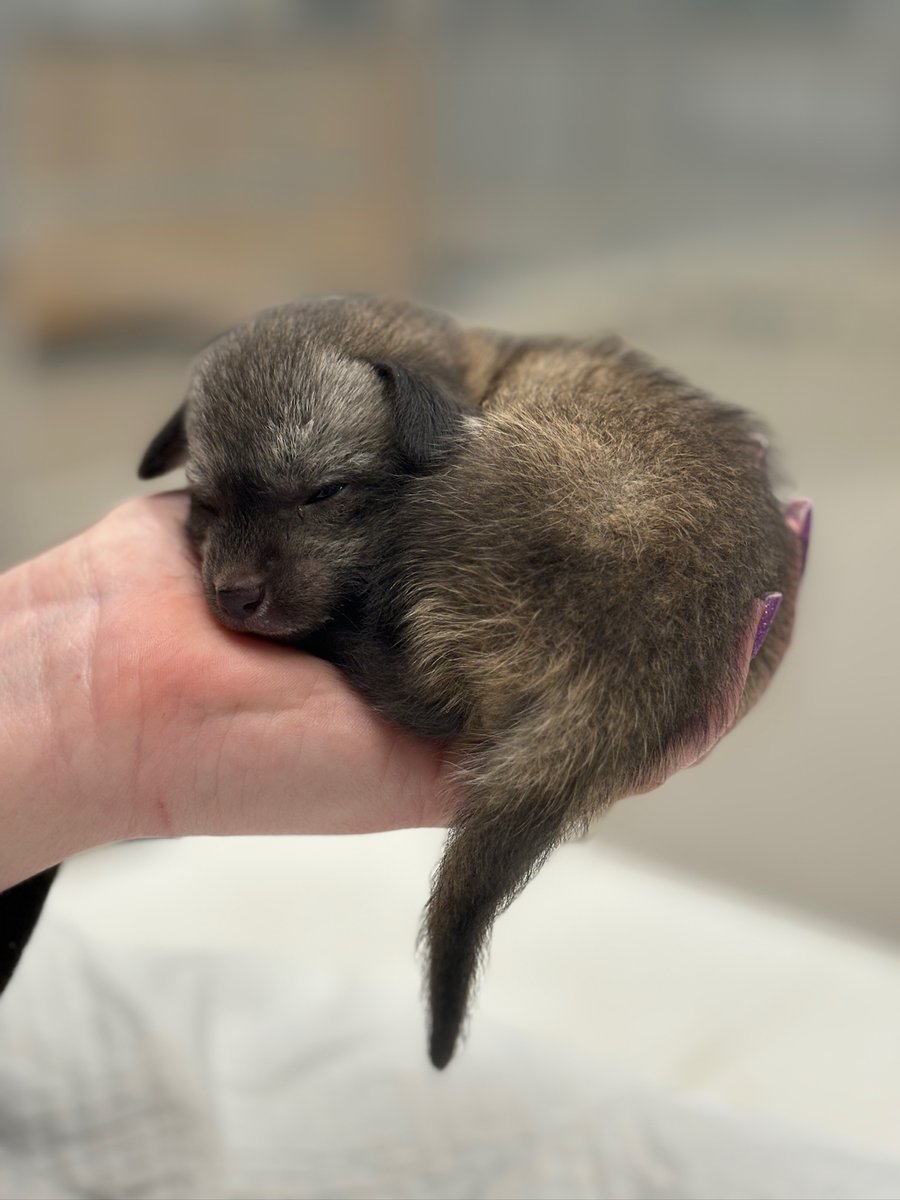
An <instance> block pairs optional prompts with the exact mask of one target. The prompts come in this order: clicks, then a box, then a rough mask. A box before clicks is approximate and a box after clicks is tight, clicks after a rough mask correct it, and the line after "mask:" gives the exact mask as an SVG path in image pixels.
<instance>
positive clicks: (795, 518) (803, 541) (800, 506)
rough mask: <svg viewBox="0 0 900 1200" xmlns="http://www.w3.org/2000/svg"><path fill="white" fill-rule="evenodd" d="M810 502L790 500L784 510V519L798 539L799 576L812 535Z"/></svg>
mask: <svg viewBox="0 0 900 1200" xmlns="http://www.w3.org/2000/svg"><path fill="white" fill-rule="evenodd" d="M812 518H813V502H812V500H806V499H802V500H791V501H790V503H789V504H788V505H787V506H786V508H785V510H784V519H785V520H786V521H787V523H788V525H790V527H791V529H793V531H794V533H796V535H797V537H798V538H799V539H800V574H801V575H802V574H803V569H804V567H805V566H806V556H807V554H808V553H809V535H810V534H811V533H812Z"/></svg>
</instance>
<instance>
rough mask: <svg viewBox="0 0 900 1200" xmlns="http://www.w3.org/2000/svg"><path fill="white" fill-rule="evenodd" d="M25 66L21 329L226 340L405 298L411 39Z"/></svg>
mask: <svg viewBox="0 0 900 1200" xmlns="http://www.w3.org/2000/svg"><path fill="white" fill-rule="evenodd" d="M15 75H16V77H15V97H16V101H15V104H14V107H13V135H14V144H13V160H14V170H13V189H12V209H13V218H14V222H15V226H16V237H15V239H14V248H15V249H14V258H15V260H14V262H13V263H12V264H11V266H12V271H11V287H10V299H11V302H12V308H13V315H14V317H15V318H16V319H17V321H18V323H19V325H20V327H21V328H22V330H23V332H25V333H30V334H32V335H34V336H36V337H38V338H40V339H49V340H53V339H54V338H59V337H63V338H67V339H69V338H73V337H75V338H77V337H78V336H79V335H81V334H93V333H97V332H98V331H99V332H104V331H108V330H115V329H117V328H119V327H123V326H124V327H130V326H134V325H135V324H137V325H139V324H140V323H141V322H150V321H160V320H163V321H174V322H178V321H185V322H191V323H193V324H198V325H200V326H203V327H207V326H208V327H209V328H210V329H212V330H214V329H217V328H220V327H222V326H224V325H227V324H228V323H230V322H231V321H233V320H234V319H236V318H238V317H240V316H242V315H244V314H246V313H247V312H250V311H252V310H254V309H256V308H259V307H262V306H264V305H267V304H272V303H275V302H278V301H281V300H284V299H287V298H290V297H292V296H296V295H300V294H303V293H307V292H316V291H322V290H325V291H331V290H335V291H336V290H345V289H353V290H368V289H372V290H387V291H403V290H406V289H408V288H409V286H410V284H411V282H412V279H413V276H414V273H415V270H416V266H417V263H418V259H419V255H420V253H421V228H422V223H421V194H422V186H423V181H422V164H421V140H422V139H421V136H420V118H421V113H422V96H421V88H420V79H421V73H420V70H419V66H418V63H417V62H416V61H414V59H412V58H411V56H410V50H409V48H408V44H406V43H405V42H403V41H400V40H394V39H392V38H390V37H385V38H383V39H379V40H376V41H372V40H367V41H366V42H365V43H361V42H360V43H353V42H351V43H350V44H343V43H342V42H340V41H339V40H325V41H322V42H321V43H318V42H313V43H311V42H309V41H308V40H307V41H303V42H302V43H301V42H297V41H294V40H293V39H292V40H290V41H289V42H288V44H287V45H283V46H277V45H276V46H273V45H271V44H265V45H257V44H251V45H249V46H247V47H241V46H237V45H234V44H226V45H221V46H216V45H205V44H204V45H198V46H187V47H175V48H173V47H170V46H167V45H157V46H152V45H151V46H147V45H134V46H132V45H105V44H90V45H84V44H77V43H76V44H53V45H43V46H41V45H32V46H30V47H29V48H28V49H27V50H26V51H25V52H24V53H23V54H22V56H21V58H20V60H19V62H18V64H17V69H16V73H15Z"/></svg>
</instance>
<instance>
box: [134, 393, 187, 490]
mask: <svg viewBox="0 0 900 1200" xmlns="http://www.w3.org/2000/svg"><path fill="white" fill-rule="evenodd" d="M184 412H185V406H184V405H183V404H182V406H181V407H180V408H179V409H178V410H177V411H176V412H175V413H173V414H172V416H171V417H169V419H168V421H166V423H165V425H163V427H162V429H161V430H160V431H159V433H158V434H157V435H156V437H155V438H154V439H153V441H152V442H151V443H150V445H149V446H148V447H147V449H146V450H145V451H144V457H143V458H142V459H141V462H140V465H139V467H138V471H137V473H138V479H156V478H157V476H159V475H165V474H166V472H167V471H171V470H173V469H174V468H175V467H177V466H178V465H179V464H180V463H183V462H184V460H185V455H186V450H187V446H186V444H185V437H184Z"/></svg>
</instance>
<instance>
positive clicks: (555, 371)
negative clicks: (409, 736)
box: [141, 297, 798, 1067]
mask: <svg viewBox="0 0 900 1200" xmlns="http://www.w3.org/2000/svg"><path fill="white" fill-rule="evenodd" d="M760 436H761V431H760V429H759V427H758V425H757V424H756V423H755V422H754V421H753V420H752V419H751V418H750V417H749V416H747V415H746V414H745V413H743V412H742V411H740V410H738V409H735V408H732V407H729V406H726V405H723V404H720V403H718V402H716V401H713V400H711V399H710V398H709V397H707V396H706V395H704V394H703V393H702V392H699V391H698V390H697V389H694V388H692V387H690V386H689V385H688V384H686V383H685V382H684V381H682V380H680V379H678V378H676V377H674V376H672V375H670V374H668V373H666V372H664V371H662V370H660V369H659V368H657V367H656V366H654V365H653V364H652V363H650V362H649V361H648V360H646V359H645V358H643V357H642V356H640V355H638V354H636V353H635V352H634V351H631V350H629V349H627V348H626V347H624V346H623V345H622V344H621V343H620V342H619V341H618V340H617V339H615V338H607V339H603V340H599V341H594V342H590V341H575V340H567V339H561V338H534V339H515V338H512V337H508V336H506V335H503V334H498V333H492V332H490V331H484V330H470V331H464V330H461V329H459V328H458V327H457V326H455V325H454V324H453V323H452V322H450V321H448V320H447V319H446V318H444V317H441V316H439V315H437V314H434V313H430V312H428V311H426V310H423V309H419V308H415V307H413V306H411V305H404V304H399V303H396V302H389V301H382V300H377V299H367V298H360V297H351V298H340V297H335V298H329V299H327V300H324V301H313V302H309V303H307V304H299V305H292V306H288V307H286V308H283V309H276V310H273V311H272V312H269V313H264V314H262V315H261V316H260V317H257V318H256V319H254V320H253V321H251V322H249V323H247V324H246V325H244V326H241V327H239V328H238V329H236V330H234V331H232V332H231V333H230V334H227V335H226V336H225V337H224V338H222V339H220V341H218V342H217V343H215V344H214V345H213V346H212V347H211V348H210V349H209V350H208V351H207V352H206V353H205V354H204V355H203V357H202V358H201V360H200V362H199V364H198V366H197V368H196V370H195V373H194V376H193V378H192V382H191V386H190V389H189V393H188V397H187V399H186V401H185V404H184V406H183V407H182V409H181V410H179V413H177V414H176V415H175V417H173V419H172V420H171V421H170V422H169V423H168V424H167V425H166V426H165V427H164V429H163V430H162V431H161V432H160V434H159V435H158V436H157V438H156V439H155V440H154V442H153V443H152V444H151V446H150V448H149V449H148V451H147V454H146V455H145V458H144V461H143V463H142V467H141V473H142V475H143V476H144V477H145V478H149V477H152V476H155V475H158V474H161V473H162V472H163V471H165V470H168V469H169V468H171V467H173V466H175V465H176V464H177V463H179V462H182V461H185V460H186V463H187V474H188V480H189V485H190V491H191V515H190V519H189V524H188V531H189V535H190V537H191V539H192V541H193V543H194V545H195V546H196V547H197V549H198V550H199V552H200V556H201V561H202V568H201V571H202V578H203V585H204V591H205V594H206V598H207V601H208V603H209V605H210V607H211V609H212V610H213V612H214V613H215V614H216V615H217V616H218V617H219V618H220V619H221V620H222V621H223V622H224V623H225V624H227V625H229V626H230V627H231V628H233V629H237V630H243V631H246V632H249V633H256V634H260V635H263V636H268V637H273V638H278V639H280V640H285V641H290V642H294V643H297V644H298V645H307V646H309V645H315V647H316V648H317V650H318V651H319V652H324V653H327V654H328V655H329V656H330V657H331V658H333V660H334V661H335V662H337V663H338V665H340V666H341V667H342V668H343V669H344V670H345V671H346V672H347V674H348V675H349V677H350V678H351V679H352V680H353V682H354V683H355V684H356V685H357V686H358V687H359V688H360V689H361V690H362V691H363V692H364V693H365V694H366V696H367V697H368V698H369V699H370V700H371V701H372V703H373V704H374V705H375V706H376V707H378V708H379V709H380V710H381V711H382V712H383V713H384V714H386V715H387V716H388V717H390V718H392V719H394V720H396V721H398V722H399V723H401V724H403V725H405V726H406V727H408V728H410V729H412V730H414V731H416V732H418V733H421V734H425V735H439V736H447V735H454V736H455V737H456V739H457V741H456V743H455V744H456V755H457V766H458V771H459V778H460V780H461V781H462V784H463V787H464V792H465V798H464V801H463V804H462V807H461V809H460V810H459V812H458V813H457V815H456V818H455V820H454V824H453V827H452V829H451V832H450V835H449V838H448V842H447V847H446V850H445V854H444V858H443V860H442V863H441V866H440V868H439V871H438V873H437V876H436V879H435V884H434V887H433V891H432V895H431V899H430V901H429V904H428V907H427V909H426V913H425V919H424V925H423V935H424V948H425V956H426V960H427V971H428V994H429V1003H430V1008H431V1032H430V1043H429V1051H430V1055H431V1058H432V1061H433V1062H434V1064H435V1065H436V1066H438V1067H442V1066H444V1065H446V1063H447V1062H448V1061H449V1059H450V1057H451V1056H452V1053H453V1050H454V1047H455V1045H456V1042H457V1039H458V1036H459V1033H460V1029H461V1027H462V1025H463V1022H464V1019H465V1016H466V1012H467V1008H468V1003H469V997H470V992H471V987H472V981H473V978H474V975H475V974H476V971H477V968H478V965H479V962H480V960H481V958H482V955H483V952H484V948H485V946H486V943H487V939H488V936H489V932H490V928H491V925H492V922H493V920H494V918H495V916H496V915H497V913H498V912H500V911H501V910H502V909H503V908H504V907H505V906H506V905H507V904H508V903H509V902H510V900H511V899H512V898H513V897H514V896H515V895H516V893H517V892H518V890H519V889H520V888H521V887H522V886H524V884H525V883H526V882H527V880H528V878H529V877H530V875H531V874H532V873H533V872H534V871H535V870H536V869H537V868H538V867H539V866H540V864H541V862H542V861H543V860H544V858H545V857H546V855H547V854H548V853H549V852H550V851H551V850H552V848H553V847H554V846H555V845H556V844H558V843H559V842H560V841H561V840H563V839H564V838H565V837H567V836H569V835H570V834H572V833H573V832H576V831H579V830H581V829H582V828H584V827H585V825H586V824H587V823H588V822H589V821H590V820H591V819H592V818H593V817H594V816H595V815H597V814H598V813H600V812H602V811H603V810H604V809H605V808H606V807H608V806H609V805H610V804H611V803H613V802H614V801H615V800H616V799H619V798H621V797H622V796H625V795H628V794H630V793H632V792H635V791H638V790H640V789H641V788H644V787H647V786H650V785H651V784H652V783H653V781H654V780H656V779H658V778H660V777H661V776H662V775H664V774H665V773H666V771H667V770H669V769H672V767H673V765H674V764H676V763H677V762H679V761H681V760H682V759H683V757H684V755H685V754H686V753H689V752H690V751H691V749H692V748H693V747H701V746H703V745H706V744H709V742H710V741H711V740H714V738H715V737H716V736H717V735H718V734H719V733H721V732H722V729H723V728H724V726H725V724H726V723H727V722H726V720H725V717H724V716H723V714H724V713H728V714H733V713H734V711H736V708H743V707H747V706H748V705H749V704H750V703H752V701H753V700H754V699H755V698H756V696H757V695H758V694H759V693H760V691H761V690H762V688H763V687H764V686H765V683H766V681H767V679H768V677H769V676H770V675H771V673H772V671H773V670H774V669H775V666H776V665H777V663H778V661H779V659H780V657H781V654H782V653H783V651H784V648H785V646H786V643H787V639H788V637H789V633H790V627H791V621H792V619H793V598H794V594H795V591H796V582H797V577H798V567H797V563H796V561H795V556H794V554H793V550H792V546H791V543H790V539H789V537H788V534H787V532H786V529H785V525H784V520H783V516H782V513H781V510H780V508H779V506H778V504H777V502H776V501H775V498H774V496H773V494H772V490H771V485H770V481H769V477H768V474H767V467H766V463H765V461H764V456H762V455H761V454H760V450H759V445H760V443H759V438H760ZM773 591H781V592H784V594H785V598H786V602H785V603H784V604H783V605H782V608H781V610H780V611H779V613H778V616H777V617H776V618H775V622H774V625H773V627H772V631H771V633H770V634H769V637H768V639H767V641H766V642H765V644H764V646H763V649H762V652H761V653H760V654H759V655H758V656H757V657H756V658H755V659H754V660H753V663H752V665H751V667H750V673H749V677H748V680H747V684H746V687H744V676H743V673H742V667H741V663H740V661H739V659H740V646H741V645H743V644H744V643H745V642H746V633H747V629H748V622H749V621H750V620H751V619H752V614H753V613H754V611H755V607H754V606H755V605H756V604H757V602H758V598H759V597H760V596H762V595H765V594H767V593H770V592H773ZM743 670H746V664H744V667H743ZM729 719H730V716H729Z"/></svg>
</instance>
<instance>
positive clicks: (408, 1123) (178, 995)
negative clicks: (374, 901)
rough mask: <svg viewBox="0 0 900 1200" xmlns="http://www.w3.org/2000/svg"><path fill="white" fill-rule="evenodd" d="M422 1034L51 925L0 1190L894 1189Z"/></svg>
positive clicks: (604, 1075) (4, 1034)
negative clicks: (455, 1053) (435, 1044)
mask: <svg viewBox="0 0 900 1200" xmlns="http://www.w3.org/2000/svg"><path fill="white" fill-rule="evenodd" d="M421 1020H422V1016H421V1011H420V1008H419V1006H418V1004H417V1003H416V1001H415V998H414V997H408V996H404V995H398V996H397V997H395V996H394V995H393V994H392V993H390V992H388V991H384V990H382V991H380V992H377V993H374V994H373V993H372V992H370V991H369V990H368V989H366V988H363V987H361V986H357V985H354V984H351V983H350V982H349V981H347V980H346V979H344V980H343V981H337V980H335V978H334V977H329V976H327V975H322V974H317V973H315V972H311V971H309V970H308V969H307V968H306V967H304V966H302V965H299V964H298V963H297V962H296V961H295V960H293V959H291V958H288V957H286V956H285V955H284V954H281V953H272V952H261V953H253V952H250V951H246V950H241V949H228V950H224V951H217V952H214V953H203V954H197V953H191V952H183V951H162V952H156V951H153V950H151V949H149V948H145V949H142V950H140V951H127V952H122V951H119V950H114V949H113V948H111V947H110V946H108V945H102V944H100V943H98V944H96V945H95V944H92V943H91V942H89V941H87V940H86V939H85V938H84V936H83V934H81V933H79V932H77V931H76V930H74V929H70V928H67V927H66V926H65V925H64V924H63V923H62V922H61V921H60V920H59V919H58V918H57V917H54V916H53V915H51V917H50V918H48V920H47V922H46V923H45V924H44V925H43V926H42V927H41V928H40V930H39V932H38V935H37V937H36V939H35V941H34V943H33V945H32V947H31V948H30V950H29V953H28V954H27V955H26V958H25V959H24V961H23V964H22V967H21V970H20V973H19V974H18V975H17V977H16V978H15V979H14V981H13V983H12V985H11V986H10V988H9V990H8V992H7V994H6V996H5V997H4V1002H3V1004H2V1006H0V1197H2V1200H56V1198H67V1200H68V1198H73V1200H74V1198H75V1197H85V1196H91V1197H97V1198H105V1197H109V1198H111V1200H128V1198H131V1197H134V1198H140V1200H144V1198H146V1200H169V1198H173V1200H175V1198H177V1200H194V1198H197V1200H200V1198H210V1200H212V1198H215V1200H220V1198H221V1200H226V1198H228V1200H231V1198H234V1200H250V1198H252V1200H282V1198H284V1200H287V1198H288V1197H290V1198H291V1200H299V1198H303V1197H315V1198H328V1197H336V1198H342V1200H350V1198H355V1197H366V1198H368V1197H392V1198H397V1200H403V1198H406V1197H410V1198H413V1197H417V1198H418V1197H420V1198H423V1200H428V1198H431V1197H435V1198H438V1197H447V1198H454V1200H458V1198H460V1197H473V1198H474V1197H485V1198H488V1197H491V1198H493V1197H497V1198H500V1197H503V1198H510V1197H522V1198H526V1197H535V1198H538V1197H541V1198H543V1197H554V1198H557V1200H562V1198H565V1197H592V1198H604V1197H610V1198H613V1197H615V1198H616V1200H629V1198H631V1197H667V1198H672V1200H676V1198H679V1197H685V1198H691V1200H703V1198H704V1197H716V1198H721V1200H727V1198H729V1197H758V1198H760V1200H765V1198H768V1197H773V1198H774V1197H784V1198H791V1200H794V1198H801V1197H817V1198H826V1197H848V1198H850V1197H852V1198H854V1200H856V1198H858V1197H867V1198H870V1200H879V1198H882V1197H885V1198H887V1197H892V1198H894V1197H900V1163H892V1162H889V1161H887V1160H881V1161H879V1160H878V1159H876V1158H875V1157H868V1156H864V1155H862V1154H858V1153H854V1152H852V1151H844V1150H841V1149H837V1148H834V1147H832V1146H828V1145H826V1144H824V1143H821V1142H817V1141H816V1140H814V1139H811V1138H809V1137H807V1136H805V1135H801V1134H796V1133H794V1132H793V1131H791V1130H788V1129H785V1128H781V1127H778V1126H775V1125H769V1124H766V1123H764V1122H761V1121H756V1120H752V1119H748V1118H746V1117H737V1116H733V1115H730V1114H729V1113H727V1112H726V1111H724V1110H720V1109H717V1108H715V1107H714V1106H712V1105H705V1104H700V1103H697V1102H695V1101H691V1100H687V1099H683V1098H677V1097H675V1096H670V1095H666V1094H664V1093H662V1092H658V1091H654V1090H652V1089H649V1088H645V1087H643V1086H642V1085H639V1084H636V1083H634V1082H632V1081H630V1080H627V1079H623V1078H622V1077H620V1076H614V1075H612V1074H610V1073H609V1072H607V1071H606V1070H605V1069H604V1068H603V1067H602V1065H600V1064H599V1063H598V1062H596V1061H593V1060H592V1059H590V1058H589V1057H585V1056H578V1055H575V1054H573V1053H570V1052H569V1051H562V1052H561V1051H560V1049H559V1048H558V1047H550V1046H544V1045H541V1044H539V1043H536V1042H534V1041H533V1040H525V1039H522V1038H521V1037H516V1036H513V1035H511V1034H507V1033H504V1032H502V1031H500V1030H498V1029H496V1028H494V1029H493V1030H491V1031H490V1033H489V1035H487V1036H485V1035H483V1036H480V1037H479V1038H478V1040H477V1043H475V1044H473V1045H470V1046H469V1047H467V1049H466V1051H465V1053H464V1054H463V1055H462V1056H461V1058H460V1059H459V1060H458V1061H457V1062H455V1063H454V1065H453V1067H452V1069H451V1070H450V1071H448V1072H447V1073H445V1074H443V1075H437V1074H436V1073H434V1072H433V1071H432V1070H431V1068H430V1067H429V1066H428V1064H427V1062H426V1059H425V1055H424V1052H423V1049H422V1038H421V1036H420V1035H421V1029H420V1024H421ZM411 1029H413V1030H414V1031H415V1036H410V1030H411Z"/></svg>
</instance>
